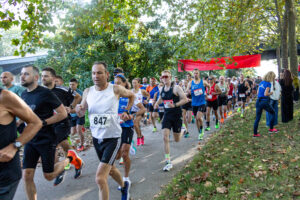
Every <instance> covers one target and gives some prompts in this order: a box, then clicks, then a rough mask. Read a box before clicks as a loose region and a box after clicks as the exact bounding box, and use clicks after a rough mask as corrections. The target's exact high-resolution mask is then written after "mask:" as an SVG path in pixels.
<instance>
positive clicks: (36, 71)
mask: <svg viewBox="0 0 300 200" xmlns="http://www.w3.org/2000/svg"><path fill="white" fill-rule="evenodd" d="M28 67H31V68H32V70H33V72H34V73H35V74H37V75H39V74H40V70H39V68H37V67H36V66H34V65H25V66H24V67H23V68H28Z"/></svg>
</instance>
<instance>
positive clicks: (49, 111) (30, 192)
mask: <svg viewBox="0 0 300 200" xmlns="http://www.w3.org/2000/svg"><path fill="white" fill-rule="evenodd" d="M20 78H21V84H22V86H23V87H25V88H26V89H27V90H26V91H24V92H23V93H22V99H23V100H24V101H25V102H26V103H27V104H28V105H29V107H30V108H31V109H32V110H33V111H34V113H35V114H36V115H37V116H38V117H39V118H40V119H41V120H42V122H43V127H42V129H40V131H39V132H38V133H37V135H36V136H35V137H34V138H33V139H32V140H31V141H30V142H28V143H27V144H26V145H25V147H24V157H23V169H24V173H23V176H24V181H25V190H26V194H27V198H28V199H30V200H34V199H37V193H36V186H35V183H34V179H33V178H34V174H35V168H36V166H37V163H38V160H39V158H40V157H41V160H42V167H43V172H44V177H45V179H46V180H48V181H51V180H53V179H54V178H56V177H57V176H58V175H59V174H61V173H62V172H63V171H64V168H65V167H66V166H67V165H68V164H69V163H71V164H73V165H74V166H75V168H80V167H81V166H82V161H81V159H80V158H79V157H78V156H77V154H76V152H75V151H72V150H69V152H68V157H67V158H66V159H65V160H63V161H60V162H58V163H56V164H55V165H54V160H55V149H56V141H55V133H54V130H53V127H52V124H55V123H57V122H60V121H62V120H63V119H65V118H66V117H67V112H66V109H65V108H64V106H63V104H62V103H61V102H60V101H59V99H58V98H57V97H56V96H55V95H54V94H53V93H52V92H51V91H50V90H49V89H47V88H44V87H41V86H39V85H38V80H39V70H38V68H37V67H35V66H33V65H28V66H25V67H23V68H22V71H21V77H20ZM53 110H54V111H55V112H56V114H55V115H54V114H53ZM50 125H51V126H50Z"/></svg>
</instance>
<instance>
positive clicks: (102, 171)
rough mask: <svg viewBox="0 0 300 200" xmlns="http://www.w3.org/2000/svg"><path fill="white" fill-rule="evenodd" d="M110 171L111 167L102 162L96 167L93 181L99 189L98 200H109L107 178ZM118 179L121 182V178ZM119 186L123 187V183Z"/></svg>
mask: <svg viewBox="0 0 300 200" xmlns="http://www.w3.org/2000/svg"><path fill="white" fill-rule="evenodd" d="M111 169H112V166H111V165H109V164H106V163H102V162H100V164H99V166H98V169H97V172H96V179H95V181H96V183H97V185H98V188H99V200H109V187H108V183H107V178H108V174H109V172H110V171H111ZM114 175H115V174H114ZM120 179H121V180H122V177H120ZM121 186H122V187H123V181H122V184H121Z"/></svg>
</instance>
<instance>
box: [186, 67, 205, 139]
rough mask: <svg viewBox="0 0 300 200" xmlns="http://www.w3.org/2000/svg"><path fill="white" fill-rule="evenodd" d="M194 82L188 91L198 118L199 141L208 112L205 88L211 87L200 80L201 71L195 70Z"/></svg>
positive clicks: (201, 137) (190, 84) (202, 134)
mask: <svg viewBox="0 0 300 200" xmlns="http://www.w3.org/2000/svg"><path fill="white" fill-rule="evenodd" d="M193 74H194V80H193V81H192V82H190V83H189V85H188V91H189V93H190V94H191V96H192V107H193V113H194V116H195V117H196V125H197V128H198V133H199V135H198V139H199V140H202V139H203V136H204V131H203V115H204V114H205V112H206V105H205V104H206V101H205V87H209V85H208V83H207V82H206V81H205V80H202V79H200V71H199V69H197V68H195V69H194V70H193Z"/></svg>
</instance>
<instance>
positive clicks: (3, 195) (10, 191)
mask: <svg viewBox="0 0 300 200" xmlns="http://www.w3.org/2000/svg"><path fill="white" fill-rule="evenodd" d="M19 182H20V180H17V181H15V182H13V183H11V184H9V185H6V186H3V187H0V199H1V200H13V198H14V196H15V193H16V190H17V188H18V185H19Z"/></svg>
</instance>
